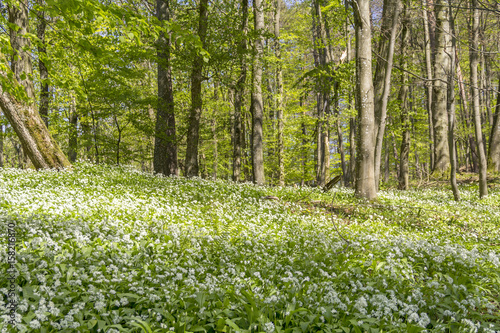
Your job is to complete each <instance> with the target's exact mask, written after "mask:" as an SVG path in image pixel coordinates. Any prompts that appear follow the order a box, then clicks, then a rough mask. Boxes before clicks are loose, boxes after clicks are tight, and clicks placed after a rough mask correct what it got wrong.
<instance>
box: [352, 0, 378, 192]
mask: <svg viewBox="0 0 500 333" xmlns="http://www.w3.org/2000/svg"><path fill="white" fill-rule="evenodd" d="M351 4H352V7H353V10H354V22H355V26H356V79H357V80H356V90H357V95H358V97H357V99H358V117H359V128H358V140H357V141H358V147H357V148H358V152H357V161H356V194H357V195H358V196H361V197H363V198H366V199H369V200H373V199H375V198H376V197H377V190H376V187H375V176H374V171H375V168H374V166H375V165H374V164H375V161H374V159H375V155H374V147H375V142H374V131H375V112H374V107H373V79H372V49H371V24H370V1H369V0H353V1H352V2H351Z"/></svg>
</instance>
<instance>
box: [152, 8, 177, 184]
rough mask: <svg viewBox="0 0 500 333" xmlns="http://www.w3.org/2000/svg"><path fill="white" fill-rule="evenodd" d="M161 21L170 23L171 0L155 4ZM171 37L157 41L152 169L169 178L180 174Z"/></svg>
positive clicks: (162, 34)
mask: <svg viewBox="0 0 500 333" xmlns="http://www.w3.org/2000/svg"><path fill="white" fill-rule="evenodd" d="M156 13H157V17H158V20H160V22H165V21H167V22H168V21H170V2H169V0H157V1H156ZM170 48H171V39H170V36H166V35H165V32H163V31H162V32H160V36H159V38H158V49H157V56H158V106H157V112H156V127H155V145H154V153H153V154H154V156H153V169H154V172H156V173H161V174H164V175H166V176H169V175H178V173H179V171H178V165H177V142H176V134H175V113H174V93H173V87H172V67H171V64H170Z"/></svg>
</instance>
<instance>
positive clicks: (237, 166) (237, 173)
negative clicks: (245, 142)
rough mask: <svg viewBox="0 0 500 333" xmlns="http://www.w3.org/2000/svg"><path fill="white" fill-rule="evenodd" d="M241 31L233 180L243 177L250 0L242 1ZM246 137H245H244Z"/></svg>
mask: <svg viewBox="0 0 500 333" xmlns="http://www.w3.org/2000/svg"><path fill="white" fill-rule="evenodd" d="M241 12H242V16H241V26H240V27H241V31H242V34H243V36H242V39H241V41H240V43H239V44H238V56H239V61H240V76H239V77H238V81H237V82H236V87H235V94H234V126H233V127H234V143H233V181H235V182H238V181H240V179H241V154H242V124H243V120H242V116H241V108H242V106H243V105H244V100H243V95H244V94H243V93H244V90H245V81H246V77H247V64H246V61H245V54H246V52H247V31H248V0H242V1H241ZM243 139H244V138H243Z"/></svg>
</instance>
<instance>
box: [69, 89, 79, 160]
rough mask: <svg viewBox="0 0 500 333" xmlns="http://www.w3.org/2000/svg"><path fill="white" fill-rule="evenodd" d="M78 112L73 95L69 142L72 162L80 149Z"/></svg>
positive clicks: (70, 108) (70, 111) (70, 110)
mask: <svg viewBox="0 0 500 333" xmlns="http://www.w3.org/2000/svg"><path fill="white" fill-rule="evenodd" d="M77 126H78V114H77V112H76V102H75V97H74V96H71V104H70V107H69V135H68V136H69V142H68V158H69V160H70V161H71V162H75V161H76V157H77V151H78V130H77Z"/></svg>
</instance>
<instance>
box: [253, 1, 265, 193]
mask: <svg viewBox="0 0 500 333" xmlns="http://www.w3.org/2000/svg"><path fill="white" fill-rule="evenodd" d="M253 10H254V28H255V33H256V36H257V37H256V39H255V41H254V61H253V68H252V72H253V73H252V74H253V75H252V81H253V82H252V103H251V109H252V171H253V181H254V183H256V184H258V185H263V184H264V183H265V177H264V142H263V130H262V127H263V121H264V105H263V101H262V57H263V50H264V37H263V34H264V32H265V31H264V3H263V2H262V0H254V1H253Z"/></svg>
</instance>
